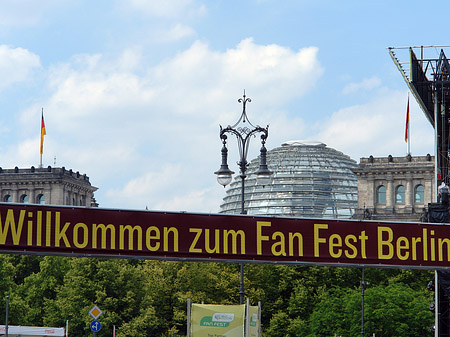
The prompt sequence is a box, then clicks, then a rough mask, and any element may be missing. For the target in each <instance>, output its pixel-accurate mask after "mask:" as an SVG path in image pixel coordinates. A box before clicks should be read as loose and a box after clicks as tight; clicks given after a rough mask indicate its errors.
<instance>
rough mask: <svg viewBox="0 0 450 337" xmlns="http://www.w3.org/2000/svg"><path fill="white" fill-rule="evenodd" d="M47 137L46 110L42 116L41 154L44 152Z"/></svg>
mask: <svg viewBox="0 0 450 337" xmlns="http://www.w3.org/2000/svg"><path fill="white" fill-rule="evenodd" d="M45 135H46V132H45V123H44V109H42V115H41V154H42V153H43V152H44V136H45Z"/></svg>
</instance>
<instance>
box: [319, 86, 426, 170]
mask: <svg viewBox="0 0 450 337" xmlns="http://www.w3.org/2000/svg"><path fill="white" fill-rule="evenodd" d="M406 97H407V95H406V92H387V91H385V90H382V91H381V92H379V93H378V94H377V96H376V97H375V98H374V99H373V100H372V101H370V102H368V103H366V104H363V105H356V106H350V107H347V108H343V109H340V110H339V111H336V112H334V113H333V114H332V115H331V118H327V120H326V121H324V122H322V123H321V124H320V125H319V126H317V128H319V129H320V130H319V131H318V132H317V135H316V136H315V138H317V139H318V140H320V141H322V142H324V143H326V144H327V145H328V146H330V147H332V148H335V149H337V150H339V151H342V152H344V153H345V154H348V155H350V156H351V157H352V158H353V159H355V160H357V161H358V160H359V159H360V158H361V157H369V156H370V155H373V156H388V155H389V154H391V155H393V156H404V155H406V143H405V141H404V134H405V133H404V132H405V119H406V118H405V116H406ZM410 102H411V151H412V153H413V155H425V154H427V153H430V154H433V152H434V150H433V149H434V136H433V128H432V127H431V125H430V124H429V122H428V120H426V118H425V116H424V115H423V113H422V111H421V110H420V109H419V107H418V105H417V104H416V103H415V102H414V101H410Z"/></svg>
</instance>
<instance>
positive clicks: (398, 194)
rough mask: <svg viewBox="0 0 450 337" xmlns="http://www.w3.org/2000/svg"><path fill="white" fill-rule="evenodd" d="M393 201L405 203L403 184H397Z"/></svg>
mask: <svg viewBox="0 0 450 337" xmlns="http://www.w3.org/2000/svg"><path fill="white" fill-rule="evenodd" d="M395 203H396V204H404V203H405V186H403V185H399V186H397V188H396V190H395Z"/></svg>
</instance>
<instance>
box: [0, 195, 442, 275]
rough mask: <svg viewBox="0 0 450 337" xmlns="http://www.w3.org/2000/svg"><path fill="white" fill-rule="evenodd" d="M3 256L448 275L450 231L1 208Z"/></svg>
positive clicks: (227, 217)
mask: <svg viewBox="0 0 450 337" xmlns="http://www.w3.org/2000/svg"><path fill="white" fill-rule="evenodd" d="M0 251H1V252H4V253H23V254H40V255H54V254H59V255H69V256H93V257H123V258H143V259H172V260H177V259H183V260H208V261H234V262H260V263H293V264H317V265H366V266H369V265H372V266H380V267H381V266H393V267H408V268H430V269H441V268H449V267H450V226H445V225H436V224H416V223H380V222H371V221H353V220H346V221H341V220H328V219H297V218H277V217H257V216H239V215H236V216H234V215H233V216H232V215H218V214H193V213H169V212H150V211H131V210H109V209H101V208H75V207H53V206H41V205H18V204H11V203H1V204H0Z"/></svg>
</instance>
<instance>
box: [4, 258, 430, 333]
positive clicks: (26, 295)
mask: <svg viewBox="0 0 450 337" xmlns="http://www.w3.org/2000/svg"><path fill="white" fill-rule="evenodd" d="M365 274H366V280H367V281H369V287H368V288H367V289H366V291H365V311H364V314H365V325H364V328H365V331H366V333H367V335H372V334H373V333H375V335H376V336H403V337H404V336H425V335H427V334H428V329H429V327H430V326H431V325H432V323H433V314H432V313H431V312H429V310H428V306H429V303H430V301H432V294H431V293H429V292H427V291H426V289H425V286H426V284H427V283H428V281H429V280H430V279H431V278H432V273H431V272H426V271H416V270H394V269H366V271H365ZM0 275H1V277H0V295H1V296H3V298H5V297H6V296H7V295H8V296H9V299H10V300H9V303H10V310H9V324H14V325H19V324H20V325H44V326H55V327H63V326H65V325H66V321H68V322H69V335H71V336H91V335H92V332H91V331H90V329H89V323H90V322H91V321H92V320H93V319H92V317H91V316H90V315H89V310H90V309H91V308H92V307H93V305H94V304H95V303H97V305H98V306H99V307H100V308H101V309H102V311H103V314H102V316H100V318H99V320H100V321H101V323H102V329H101V330H100V331H99V332H98V333H97V336H98V337H103V336H110V335H111V334H112V330H113V327H114V326H115V327H116V332H117V336H118V337H125V336H127V337H128V336H130V337H131V336H134V337H139V336H174V334H176V335H177V336H184V335H186V304H187V299H188V298H190V299H191V300H192V302H194V303H202V302H203V303H212V304H236V303H238V302H239V283H240V268H239V265H238V264H235V263H229V264H225V263H200V262H167V261H141V260H119V259H117V260H115V259H98V258H65V257H49V256H47V257H36V256H20V255H15V256H14V255H0ZM360 280H361V270H360V269H358V268H334V267H312V266H309V267H302V266H287V265H245V293H246V296H247V297H248V298H249V299H250V302H251V303H252V304H254V305H256V304H257V303H258V302H261V303H262V323H263V335H264V336H273V337H278V336H280V337H281V336H305V337H309V336H334V335H335V334H337V335H338V336H339V335H342V336H359V335H360V334H361V321H362V319H361V318H362V306H361V299H362V294H361V288H360ZM0 315H3V316H1V317H4V315H5V308H0Z"/></svg>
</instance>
